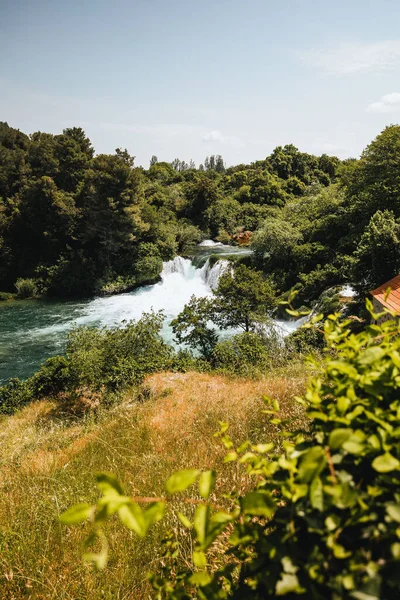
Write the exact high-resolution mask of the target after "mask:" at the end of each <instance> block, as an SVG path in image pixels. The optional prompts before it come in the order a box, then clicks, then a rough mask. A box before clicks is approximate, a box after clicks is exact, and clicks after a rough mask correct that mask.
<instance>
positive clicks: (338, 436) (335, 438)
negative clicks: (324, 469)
mask: <svg viewBox="0 0 400 600" xmlns="http://www.w3.org/2000/svg"><path fill="white" fill-rule="evenodd" d="M352 433H353V431H352V429H334V430H333V431H331V433H330V435H329V442H328V444H329V447H330V448H331V449H332V450H339V448H341V447H342V446H343V444H344V443H345V442H346V441H347V440H348V439H349V437H351V435H352Z"/></svg>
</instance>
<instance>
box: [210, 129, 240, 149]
mask: <svg viewBox="0 0 400 600" xmlns="http://www.w3.org/2000/svg"><path fill="white" fill-rule="evenodd" d="M201 139H202V141H203V142H205V143H208V144H213V143H216V144H227V145H230V146H236V147H241V146H243V141H242V140H241V139H240V138H238V137H236V136H234V135H223V134H222V133H221V132H220V131H218V130H217V129H213V130H212V131H207V133H205V134H204V135H202V138H201Z"/></svg>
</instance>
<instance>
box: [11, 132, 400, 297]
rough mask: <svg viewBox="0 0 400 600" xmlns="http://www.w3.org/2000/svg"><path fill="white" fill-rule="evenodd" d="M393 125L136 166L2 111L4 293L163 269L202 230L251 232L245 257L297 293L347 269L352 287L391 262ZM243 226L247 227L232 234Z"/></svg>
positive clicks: (57, 292)
mask: <svg viewBox="0 0 400 600" xmlns="http://www.w3.org/2000/svg"><path fill="white" fill-rule="evenodd" d="M399 157H400V127H399V126H398V125H392V126H389V127H387V128H386V129H385V130H384V131H383V132H382V133H381V134H380V135H379V136H378V137H377V138H376V139H375V140H374V141H373V142H371V144H370V145H369V146H368V147H367V148H366V149H365V150H364V152H363V154H362V156H361V158H360V159H359V160H356V159H348V160H345V161H340V160H339V159H338V158H336V157H331V156H327V155H326V154H323V155H322V156H319V157H317V156H313V155H310V154H307V153H304V152H301V151H299V150H298V149H297V148H296V147H295V146H293V145H286V146H283V147H277V148H275V150H273V152H272V153H271V154H270V155H269V156H267V157H266V158H265V159H262V160H259V161H256V162H255V163H251V164H249V165H245V164H241V165H237V166H231V167H226V166H225V164H224V161H223V158H222V157H221V156H211V157H207V158H206V159H205V161H204V164H203V165H200V166H199V168H196V166H195V165H194V163H193V161H189V163H187V162H185V161H184V160H180V159H175V160H174V161H173V162H172V163H167V162H159V161H158V160H157V157H156V156H153V157H152V158H151V161H150V166H149V168H148V169H144V168H142V167H135V164H134V157H133V156H130V155H129V153H128V152H127V151H126V150H122V149H119V148H117V149H116V151H115V153H114V154H110V155H105V154H100V155H96V154H95V151H94V148H93V146H92V144H91V142H90V140H89V139H88V138H87V136H86V135H85V133H84V131H83V130H82V129H81V128H70V129H65V130H64V131H63V133H61V134H59V135H52V134H48V133H41V132H37V133H34V134H32V135H29V136H28V135H25V134H24V133H22V132H20V131H19V130H17V129H14V128H12V127H10V126H8V125H7V123H1V124H0V292H1V296H2V298H8V297H9V296H10V294H15V293H17V295H18V296H19V297H29V296H35V295H36V296H37V295H42V296H43V295H49V296H50V295H52V296H59V297H71V296H88V295H93V294H110V293H116V292H119V291H124V290H129V289H133V288H135V287H137V286H140V285H143V284H145V283H149V282H154V281H156V280H157V279H158V277H159V275H160V272H161V270H162V261H165V260H169V259H171V258H173V257H174V256H176V255H177V254H181V255H185V254H186V253H188V252H189V251H190V248H191V247H192V246H193V245H194V244H196V243H198V242H199V241H201V240H202V239H204V238H209V237H211V238H213V239H215V240H217V241H221V242H223V243H226V244H237V243H239V242H240V241H241V240H245V241H249V240H251V247H252V249H253V250H254V253H253V255H252V258H251V259H247V264H248V266H251V267H253V268H255V269H257V270H259V271H261V272H262V273H263V274H264V275H265V276H266V277H268V278H269V279H270V280H271V282H272V283H273V285H274V289H275V294H276V297H277V298H278V297H281V296H282V294H285V293H286V292H288V291H289V290H292V289H295V290H297V291H298V299H299V301H300V302H301V303H305V304H307V303H310V302H313V301H315V300H316V299H317V298H318V297H319V295H320V294H321V293H322V292H323V291H324V290H326V289H327V288H329V287H332V286H335V285H338V284H342V283H344V282H351V283H353V284H354V285H355V287H356V289H357V290H358V291H359V293H360V295H361V296H362V295H364V294H365V292H366V291H368V290H369V289H371V288H373V287H374V286H376V285H378V284H380V283H382V281H386V280H388V279H389V278H390V277H391V276H393V275H394V274H396V273H397V272H398V268H399V264H398V263H399V258H398V257H399V224H398V219H399V217H400V208H399V203H398V193H399V186H400V182H399V174H398V164H399ZM243 233H246V235H242V236H241V235H240V234H243Z"/></svg>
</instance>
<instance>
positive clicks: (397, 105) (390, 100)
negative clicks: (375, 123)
mask: <svg viewBox="0 0 400 600" xmlns="http://www.w3.org/2000/svg"><path fill="white" fill-rule="evenodd" d="M399 111H400V93H399V92H393V93H392V94H386V95H385V96H382V98H381V99H380V100H379V101H378V102H372V103H371V104H369V105H368V107H367V112H372V113H393V112H399Z"/></svg>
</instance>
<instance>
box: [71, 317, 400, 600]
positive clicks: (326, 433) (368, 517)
mask: <svg viewBox="0 0 400 600" xmlns="http://www.w3.org/2000/svg"><path fill="white" fill-rule="evenodd" d="M370 308H371V306H370ZM372 316H373V317H374V318H377V315H372ZM324 332H325V341H326V344H327V348H328V349H329V351H330V352H329V353H327V357H326V359H325V360H324V363H323V368H322V371H321V373H320V375H318V376H315V377H314V378H313V379H312V380H311V381H310V383H309V385H308V389H307V392H306V394H305V396H304V397H302V398H299V399H298V401H299V402H301V403H303V404H305V405H306V406H307V407H308V416H309V419H310V423H311V424H312V427H311V430H310V431H304V432H301V431H297V432H293V433H289V431H288V427H287V425H288V424H287V423H285V422H284V421H282V420H281V418H280V414H279V404H278V403H277V402H276V401H272V400H268V401H267V410H266V411H265V412H266V414H267V415H268V417H267V418H269V419H270V420H272V422H273V423H274V424H275V425H277V426H278V428H279V430H280V432H281V434H280V436H279V437H278V440H277V443H273V442H271V443H267V444H265V443H262V444H256V445H250V444H249V443H248V444H242V445H241V446H240V447H239V448H235V444H234V440H231V439H230V437H229V436H228V434H227V427H228V424H222V428H221V432H220V436H221V439H222V442H223V443H224V444H225V446H226V448H227V449H228V450H229V453H228V455H227V456H226V459H225V460H226V461H229V462H230V461H237V463H238V468H239V467H240V465H242V466H243V467H245V468H246V469H247V471H248V472H249V473H250V474H251V475H253V476H254V488H253V489H252V490H251V491H250V492H248V493H245V494H244V495H241V493H240V491H239V490H236V491H235V490H234V491H233V493H232V494H231V496H230V497H229V498H225V499H224V498H219V497H216V496H215V494H213V489H214V483H215V473H214V472H212V471H205V472H202V473H201V472H200V471H198V470H195V469H194V470H186V471H181V472H178V473H175V474H174V475H172V476H171V477H170V479H169V480H168V482H167V493H168V495H167V497H166V498H158V499H156V500H155V501H154V502H152V503H150V504H148V507H147V508H146V510H144V509H142V508H141V506H140V503H141V499H140V498H139V499H135V501H133V500H132V499H131V498H129V497H128V496H126V495H125V494H124V492H123V490H122V488H121V486H120V484H119V483H118V482H117V481H116V480H115V479H114V478H113V477H112V476H110V475H106V474H103V475H99V476H98V486H99V488H100V490H101V492H102V496H101V498H100V500H99V501H98V503H97V504H95V505H94V506H90V505H88V504H80V505H78V506H76V507H74V508H72V509H70V510H69V511H67V512H66V513H65V514H64V515H63V516H62V521H63V522H64V523H67V524H73V523H79V522H82V521H85V520H87V519H89V520H90V521H91V522H92V524H93V533H92V534H91V536H90V538H89V542H93V541H94V540H99V541H101V542H102V551H101V552H100V553H95V554H87V555H86V559H87V560H89V561H91V562H93V563H94V564H96V565H97V567H99V568H103V567H104V566H105V565H106V563H107V545H106V539H105V535H104V531H103V527H104V524H105V522H106V521H107V520H108V519H109V518H110V517H111V515H113V514H116V515H117V516H118V517H119V519H120V521H121V522H122V524H123V525H124V526H125V527H127V528H128V529H131V530H132V531H134V532H136V534H138V535H140V536H144V535H146V532H147V530H148V528H149V527H150V526H151V525H152V524H154V523H156V522H157V521H158V520H159V519H161V518H162V517H163V513H164V511H165V510H166V508H167V506H168V498H169V496H170V495H171V494H176V493H180V492H183V491H185V490H186V489H188V488H189V487H190V486H192V485H193V484H195V483H196V482H198V486H197V492H196V493H195V496H194V497H193V498H191V502H192V504H194V505H195V507H196V508H195V511H194V515H193V513H190V514H187V515H185V514H180V515H179V518H180V520H181V522H182V524H183V525H184V527H185V528H186V529H188V530H189V531H190V533H191V535H192V536H193V539H194V546H193V555H192V559H193V564H192V565H189V564H187V563H184V564H183V563H181V564H180V563H179V543H180V541H179V540H175V539H174V538H173V537H172V538H171V537H169V538H167V539H166V542H165V543H166V546H165V558H164V560H163V568H162V572H161V573H158V574H157V575H153V576H152V578H151V580H152V583H153V587H154V590H155V595H156V597H157V598H160V599H161V598H171V599H176V600H178V599H181V600H182V599H188V600H189V599H191V598H204V599H216V598H221V599H222V598H238V599H239V598H240V599H244V598H252V599H257V598H260V599H261V598H263V599H264V598H277V597H280V596H286V597H288V598H294V597H297V596H299V595H300V596H304V597H307V598H315V599H321V600H327V599H328V598H332V599H339V598H349V599H350V598H357V599H362V600H366V599H369V600H373V599H376V600H378V599H380V598H386V599H388V600H390V599H392V598H393V599H394V598H397V596H398V589H399V585H400V579H399V561H400V532H399V523H400V497H399V477H400V444H399V414H400V401H399V392H398V390H399V368H400V336H399V334H400V325H399V322H398V321H397V320H396V321H386V322H384V323H383V324H382V325H380V326H378V325H371V326H369V327H368V328H367V329H366V330H365V331H363V332H361V333H359V334H352V333H351V332H350V330H349V322H348V321H344V322H341V321H340V320H339V316H338V315H331V316H330V317H329V318H328V320H327V321H326V322H325V325H324ZM143 502H145V503H146V502H147V503H148V502H150V499H143ZM216 543H217V544H218V552H219V559H218V561H217V563H218V564H214V562H213V560H210V559H209V558H207V554H208V552H210V556H212V555H213V554H212V548H213V545H214V544H216ZM222 551H223V552H224V558H223V559H222V557H221V552H222ZM214 556H215V555H214Z"/></svg>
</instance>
